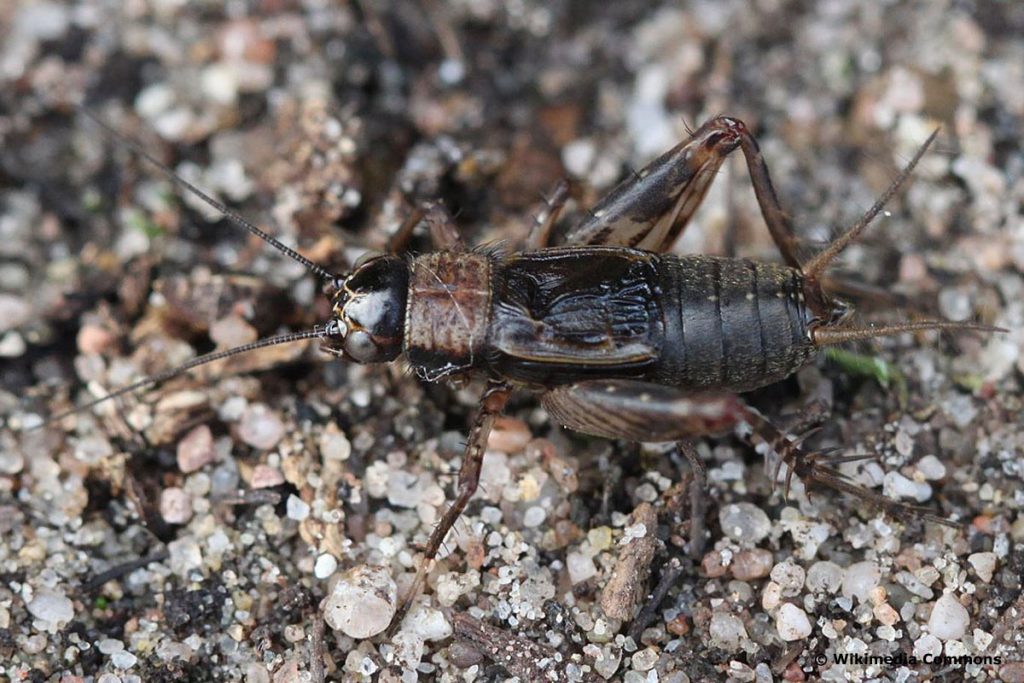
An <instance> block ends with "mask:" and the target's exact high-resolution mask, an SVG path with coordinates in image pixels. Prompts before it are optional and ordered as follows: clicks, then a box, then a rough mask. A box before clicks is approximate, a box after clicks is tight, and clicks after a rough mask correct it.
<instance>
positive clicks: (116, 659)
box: [110, 650, 139, 669]
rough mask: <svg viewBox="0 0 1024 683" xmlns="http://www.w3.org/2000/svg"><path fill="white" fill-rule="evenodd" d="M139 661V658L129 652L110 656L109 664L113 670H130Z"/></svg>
mask: <svg viewBox="0 0 1024 683" xmlns="http://www.w3.org/2000/svg"><path fill="white" fill-rule="evenodd" d="M138 661H139V658H138V657H136V656H135V655H133V654H132V653H131V652H125V651H123V650H122V651H121V652H115V653H114V654H112V655H110V663H111V664H113V665H114V668H115V669H130V668H132V667H133V666H135V665H136V664H137V663H138Z"/></svg>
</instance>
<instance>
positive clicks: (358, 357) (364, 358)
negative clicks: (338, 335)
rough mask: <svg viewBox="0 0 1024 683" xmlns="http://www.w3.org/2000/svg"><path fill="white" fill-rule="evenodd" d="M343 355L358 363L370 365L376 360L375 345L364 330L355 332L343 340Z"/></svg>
mask: <svg viewBox="0 0 1024 683" xmlns="http://www.w3.org/2000/svg"><path fill="white" fill-rule="evenodd" d="M345 353H347V354H348V355H349V356H351V357H352V359H353V360H355V361H358V362H360V363H372V362H373V361H374V360H376V359H377V345H376V344H374V343H373V337H371V336H370V333H369V332H366V331H365V330H356V331H355V332H351V333H349V335H348V336H347V337H346V338H345Z"/></svg>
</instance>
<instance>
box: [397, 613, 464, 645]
mask: <svg viewBox="0 0 1024 683" xmlns="http://www.w3.org/2000/svg"><path fill="white" fill-rule="evenodd" d="M402 630H403V631H411V632H412V633H415V634H416V635H417V636H419V637H420V638H422V639H423V640H428V641H436V640H444V639H445V638H448V637H449V636H451V635H452V625H451V624H449V623H448V620H447V619H446V618H445V616H444V613H443V612H441V610H438V609H434V608H433V607H426V606H422V605H421V606H419V607H418V608H417V609H414V610H413V611H412V612H411V613H410V614H409V616H408V617H406V618H405V621H403V622H402Z"/></svg>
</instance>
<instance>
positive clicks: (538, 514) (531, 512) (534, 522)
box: [523, 505, 548, 529]
mask: <svg viewBox="0 0 1024 683" xmlns="http://www.w3.org/2000/svg"><path fill="white" fill-rule="evenodd" d="M547 516H548V513H547V512H546V511H545V510H544V508H542V507H540V506H539V505H534V506H533V507H531V508H529V509H528V510H527V511H526V514H524V515H523V526H524V527H526V528H527V529H534V528H536V527H539V526H540V525H541V524H543V523H544V520H545V519H547Z"/></svg>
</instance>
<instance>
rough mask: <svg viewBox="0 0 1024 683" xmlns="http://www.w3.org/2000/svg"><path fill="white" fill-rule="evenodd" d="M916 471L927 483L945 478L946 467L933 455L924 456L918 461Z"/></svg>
mask: <svg viewBox="0 0 1024 683" xmlns="http://www.w3.org/2000/svg"><path fill="white" fill-rule="evenodd" d="M917 471H918V472H920V473H921V474H922V475H924V478H925V479H927V480H928V481H938V480H939V479H942V478H943V477H945V476H946V466H945V465H943V464H942V461H941V460H939V459H938V458H936V457H935V456H934V455H926V456H924V457H923V458H921V459H920V460H918V461H917Z"/></svg>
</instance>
